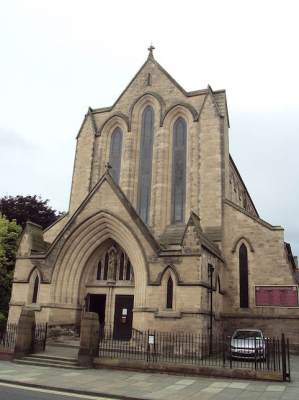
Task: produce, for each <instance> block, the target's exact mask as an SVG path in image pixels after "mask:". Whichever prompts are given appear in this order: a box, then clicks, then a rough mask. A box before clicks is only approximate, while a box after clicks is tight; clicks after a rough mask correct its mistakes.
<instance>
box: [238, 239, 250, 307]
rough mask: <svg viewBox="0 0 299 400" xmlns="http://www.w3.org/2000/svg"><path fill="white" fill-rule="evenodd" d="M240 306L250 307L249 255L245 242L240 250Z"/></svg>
mask: <svg viewBox="0 0 299 400" xmlns="http://www.w3.org/2000/svg"><path fill="white" fill-rule="evenodd" d="M239 274H240V308H248V306H249V302H248V257H247V247H246V246H245V244H244V243H242V245H241V246H240V250H239Z"/></svg>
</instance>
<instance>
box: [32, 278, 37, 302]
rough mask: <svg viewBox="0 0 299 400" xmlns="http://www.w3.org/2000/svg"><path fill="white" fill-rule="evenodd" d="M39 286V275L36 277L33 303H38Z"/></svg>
mask: <svg viewBox="0 0 299 400" xmlns="http://www.w3.org/2000/svg"><path fill="white" fill-rule="evenodd" d="M38 286H39V278H38V275H36V278H35V281H34V287H33V295H32V303H36V302H37V295H38Z"/></svg>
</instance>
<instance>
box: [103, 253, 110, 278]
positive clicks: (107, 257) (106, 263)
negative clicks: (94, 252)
mask: <svg viewBox="0 0 299 400" xmlns="http://www.w3.org/2000/svg"><path fill="white" fill-rule="evenodd" d="M108 263H109V254H108V253H107V254H106V256H105V267H104V276H103V280H104V281H106V280H107V276H108Z"/></svg>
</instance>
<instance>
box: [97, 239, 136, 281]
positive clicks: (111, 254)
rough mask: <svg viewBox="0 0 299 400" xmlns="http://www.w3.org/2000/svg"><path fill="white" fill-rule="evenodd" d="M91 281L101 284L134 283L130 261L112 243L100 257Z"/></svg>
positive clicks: (121, 250) (116, 245) (117, 246)
mask: <svg viewBox="0 0 299 400" xmlns="http://www.w3.org/2000/svg"><path fill="white" fill-rule="evenodd" d="M102 266H104V268H102ZM92 279H96V280H97V281H102V282H103V283H106V282H107V281H110V282H111V281H115V282H116V283H122V284H131V283H134V270H133V266H132V264H131V261H130V259H129V257H128V256H127V254H126V253H125V251H124V250H123V249H122V248H121V247H120V246H119V245H118V244H116V243H114V244H113V245H112V246H111V247H110V248H109V249H108V251H106V252H105V253H104V254H103V255H102V256H101V258H100V259H99V261H98V264H97V267H96V272H95V275H94V277H93V278H92Z"/></svg>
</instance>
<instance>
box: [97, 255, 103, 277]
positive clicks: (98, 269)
mask: <svg viewBox="0 0 299 400" xmlns="http://www.w3.org/2000/svg"><path fill="white" fill-rule="evenodd" d="M101 272H102V263H101V260H100V261H99V263H98V268H97V281H100V280H101Z"/></svg>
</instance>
